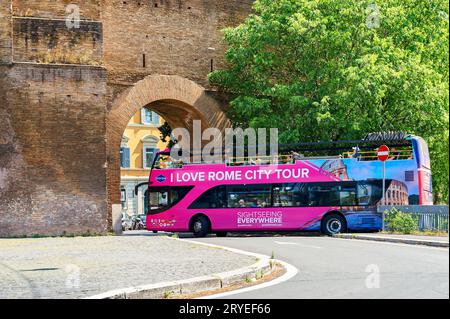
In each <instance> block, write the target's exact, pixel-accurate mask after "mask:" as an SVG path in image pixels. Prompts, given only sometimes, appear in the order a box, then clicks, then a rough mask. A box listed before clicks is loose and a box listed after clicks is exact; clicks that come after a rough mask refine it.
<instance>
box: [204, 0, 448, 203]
mask: <svg viewBox="0 0 450 319" xmlns="http://www.w3.org/2000/svg"><path fill="white" fill-rule="evenodd" d="M448 5H449V4H448V2H447V0H378V1H376V2H375V0H371V1H361V0H340V1H336V0H320V1H319V0H257V1H256V2H255V4H254V13H253V14H252V15H250V16H249V17H248V18H247V19H246V20H245V21H244V22H243V23H242V24H241V25H239V26H237V27H235V28H227V29H225V30H224V38H225V42H226V43H227V44H228V50H227V52H226V56H225V58H226V61H227V68H226V69H225V70H218V71H215V72H213V73H211V74H210V76H209V79H210V82H211V83H212V84H213V85H215V86H217V87H218V88H219V89H221V90H223V91H226V92H229V93H231V94H233V95H234V99H233V100H232V102H231V109H230V111H229V116H230V118H231V120H232V121H233V123H234V124H235V125H241V126H244V127H246V126H250V127H277V128H278V129H279V132H280V142H282V143H287V142H295V141H318V140H338V139H358V138H361V137H362V136H363V135H364V134H365V133H369V132H376V131H387V130H389V131H407V132H409V133H413V134H416V135H419V136H422V137H424V138H425V140H426V141H427V142H428V144H429V146H430V152H431V157H432V169H433V172H434V186H435V193H436V195H437V201H438V202H448V136H449V131H448V105H449V93H448V89H449V86H448V80H449V76H448V71H449V70H448V53H449V51H448V44H449V39H448V35H449V33H448V10H449V8H448Z"/></svg>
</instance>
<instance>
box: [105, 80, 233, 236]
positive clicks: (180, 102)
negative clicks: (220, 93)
mask: <svg viewBox="0 0 450 319" xmlns="http://www.w3.org/2000/svg"><path fill="white" fill-rule="evenodd" d="M224 108H225V105H224V104H223V103H222V104H221V103H220V102H218V101H217V100H216V99H214V98H213V97H212V96H211V95H210V94H209V93H208V92H207V91H206V90H205V89H204V88H203V87H201V86H199V85H198V84H196V83H195V82H193V81H190V80H188V79H185V78H182V77H179V76H167V75H151V76H147V77H146V78H144V79H143V80H141V81H139V82H137V83H136V84H135V85H134V86H132V87H130V88H128V89H126V90H125V91H124V92H123V93H121V94H120V95H119V96H118V97H117V98H116V99H115V101H114V102H113V104H112V106H111V108H110V111H109V113H108V115H107V119H106V142H107V163H106V170H107V203H108V205H107V207H108V214H107V216H108V221H107V223H108V225H109V228H110V229H116V227H117V226H114V225H113V220H114V223H117V222H118V219H117V218H118V216H121V213H122V207H123V199H124V198H123V197H124V190H123V187H122V185H123V183H122V182H121V159H122V156H123V154H124V153H123V152H122V151H121V146H123V145H124V136H125V138H126V139H128V142H127V144H128V145H130V143H131V140H132V139H131V136H130V135H131V134H130V133H129V132H126V131H127V130H128V128H127V127H128V126H129V124H130V119H131V120H132V121H133V119H134V120H136V118H137V117H140V118H141V122H144V121H143V120H142V118H143V116H145V115H144V113H145V112H146V111H145V110H150V111H152V112H154V113H155V114H157V115H158V116H159V117H160V118H161V119H163V120H162V121H160V122H158V123H153V124H154V129H156V130H157V131H158V133H157V134H158V137H159V135H160V134H159V130H158V127H159V126H160V125H162V123H163V122H164V121H166V122H167V124H168V125H169V126H170V127H171V128H172V129H173V128H185V129H187V130H188V131H189V132H192V129H193V121H194V120H200V121H201V128H202V130H204V129H207V128H209V127H216V128H218V129H219V130H221V131H223V130H224V129H225V128H227V127H229V126H230V123H229V121H228V119H227V117H226V115H225V113H224V112H223V109H224ZM142 110H144V111H142ZM148 112H149V111H147V113H148ZM147 120H148V121H151V116H150V115H148V119H147ZM148 121H147V122H148ZM141 124H143V123H141ZM147 124H148V123H147ZM156 124H157V125H156ZM150 125H152V123H150ZM136 128H137V127H136ZM133 129H135V127H133ZM151 135H152V136H153V138H151V139H149V140H146V139H143V136H141V138H140V139H141V140H140V143H141V147H142V151H141V152H142V157H141V158H142V159H145V157H146V156H148V157H149V158H150V157H151V152H152V148H155V149H156V148H158V147H159V148H162V147H164V142H163V141H160V142H161V143H159V142H158V143H156V144H157V146H158V147H154V146H155V145H154V144H155V143H154V142H155V131H154V130H153V133H152V134H151ZM146 146H148V147H147V148H148V149H146ZM130 151H131V150H130ZM130 155H131V154H130ZM147 162H148V161H147ZM142 163H143V169H145V168H147V169H148V165H147V167H146V164H147V163H146V161H145V160H143V161H142ZM130 166H131V163H130ZM147 174H148V173H147ZM146 178H147V179H148V175H147V177H146ZM138 212H142V209H141V207H140V209H139V210H138ZM113 215H114V218H113Z"/></svg>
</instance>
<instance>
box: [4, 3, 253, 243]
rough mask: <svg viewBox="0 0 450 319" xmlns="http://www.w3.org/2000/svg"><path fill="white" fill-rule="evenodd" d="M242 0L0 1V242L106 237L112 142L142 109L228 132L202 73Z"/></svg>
mask: <svg viewBox="0 0 450 319" xmlns="http://www.w3.org/2000/svg"><path fill="white" fill-rule="evenodd" d="M251 3H252V1H250V0H227V1H225V0H215V1H214V0H190V1H186V0H150V1H148V0H145V1H144V0H120V1H119V0H72V1H66V0H44V1H43V0H0V236H13V235H14V236H18V235H32V234H64V233H67V234H72V233H77V234H79V233H86V232H101V233H104V232H106V231H108V230H109V229H110V227H111V205H113V204H118V203H119V176H120V168H119V166H118V145H117V143H118V141H119V139H120V135H121V134H122V132H123V129H124V127H125V125H126V123H127V122H128V120H129V118H130V117H131V115H130V114H132V113H133V112H135V111H137V110H138V109H139V108H140V107H153V108H154V109H155V110H157V111H158V112H160V113H162V114H164V116H165V117H166V118H167V119H168V120H169V121H170V122H171V123H174V125H183V126H185V127H189V126H190V123H189V121H191V120H192V119H195V118H199V119H202V120H203V121H204V122H205V127H207V126H218V127H222V128H223V127H225V126H226V125H227V123H228V122H227V119H226V117H225V116H224V114H223V110H224V109H225V108H226V100H223V99H217V98H216V97H217V95H216V94H215V93H214V92H213V91H210V90H209V89H210V88H209V86H208V82H207V74H208V73H209V72H210V71H211V68H217V67H220V66H222V65H223V61H222V59H221V57H222V55H223V52H224V50H225V47H224V44H223V43H222V41H221V33H220V29H222V28H223V27H226V26H231V25H235V24H237V23H239V21H241V20H242V19H244V18H245V16H247V15H248V14H249V12H250V11H251ZM68 4H75V5H78V9H79V13H80V20H81V21H80V27H79V28H74V29H68V28H67V25H66V22H65V18H66V16H67V15H68V14H69V13H73V11H70V10H69V11H68V10H67V9H68V7H67V5H68ZM116 153H117V154H116Z"/></svg>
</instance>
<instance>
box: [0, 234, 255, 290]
mask: <svg viewBox="0 0 450 319" xmlns="http://www.w3.org/2000/svg"><path fill="white" fill-rule="evenodd" d="M255 261H256V259H255V258H253V257H250V256H244V255H240V254H236V253H232V252H229V251H226V250H223V249H217V248H210V247H206V246H201V245H197V244H192V243H188V242H183V241H178V240H173V239H171V238H167V236H164V235H162V236H161V235H160V236H158V235H153V234H151V233H149V232H145V231H144V232H130V233H128V234H126V235H123V236H105V237H75V238H37V239H33V238H26V239H0V286H1V289H0V298H84V297H89V296H92V295H96V294H100V293H103V292H106V291H110V290H114V289H119V288H127V287H130V286H135V285H142V284H153V283H159V282H164V281H173V280H181V279H188V278H193V277H198V276H205V275H210V274H213V273H219V272H224V271H231V270H235V269H238V268H241V267H246V266H249V265H252V264H254V263H255Z"/></svg>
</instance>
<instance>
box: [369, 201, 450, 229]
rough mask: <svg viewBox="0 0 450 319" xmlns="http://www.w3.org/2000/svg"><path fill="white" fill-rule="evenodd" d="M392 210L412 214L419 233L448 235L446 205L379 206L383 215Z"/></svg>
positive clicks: (379, 210)
mask: <svg viewBox="0 0 450 319" xmlns="http://www.w3.org/2000/svg"><path fill="white" fill-rule="evenodd" d="M392 208H397V209H398V210H399V211H401V212H403V213H406V214H411V215H412V216H413V217H414V220H415V221H416V222H417V227H418V229H419V231H422V232H423V231H435V232H446V233H448V231H449V227H448V215H449V214H448V212H449V209H448V206H446V205H432V206H426V205H424V206H422V205H407V206H379V207H378V212H379V213H383V215H384V212H385V211H387V210H390V209H392Z"/></svg>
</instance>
